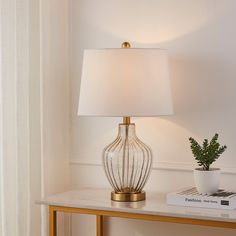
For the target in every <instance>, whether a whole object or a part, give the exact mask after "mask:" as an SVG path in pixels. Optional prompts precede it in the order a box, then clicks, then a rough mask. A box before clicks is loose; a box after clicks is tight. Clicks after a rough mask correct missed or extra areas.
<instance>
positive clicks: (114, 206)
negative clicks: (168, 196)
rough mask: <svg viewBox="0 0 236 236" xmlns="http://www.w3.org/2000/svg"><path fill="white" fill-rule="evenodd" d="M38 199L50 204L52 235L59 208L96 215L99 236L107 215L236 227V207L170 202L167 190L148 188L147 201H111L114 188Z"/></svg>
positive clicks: (80, 191) (53, 234)
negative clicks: (223, 207) (153, 191)
mask: <svg viewBox="0 0 236 236" xmlns="http://www.w3.org/2000/svg"><path fill="white" fill-rule="evenodd" d="M37 203H39V204H44V205H47V206H49V230H50V234H49V235H50V236H56V235H57V212H67V213H80V214H91V215H95V216H96V221H97V226H96V227H97V229H96V232H97V236H105V235H104V234H103V217H121V218H130V219H140V220H148V221H161V222H172V223H180V224H192V225H202V226H212V227H223V228H233V229H236V210H216V209H206V208H193V207H180V206H169V205H166V201H165V194H163V193H149V192H148V193H147V199H146V200H145V201H140V202H132V203H127V202H114V201H111V200H110V190H106V189H81V190H77V191H69V192H64V193H60V194H56V195H53V196H49V197H47V198H45V199H43V200H40V201H38V202H37Z"/></svg>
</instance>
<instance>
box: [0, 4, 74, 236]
mask: <svg viewBox="0 0 236 236" xmlns="http://www.w3.org/2000/svg"><path fill="white" fill-rule="evenodd" d="M0 4H1V6H0V236H39V235H47V232H48V230H47V223H46V222H47V221H46V215H47V211H46V209H45V208H43V209H44V210H43V211H41V209H40V206H37V205H36V204H35V200H37V199H40V198H41V197H44V196H45V195H50V194H53V193H56V192H61V191H65V190H67V189H68V185H69V127H70V110H69V109H70V105H69V101H70V95H69V72H68V68H69V66H68V29H69V26H68V18H69V17H68V0H0ZM75 115H76V114H75ZM65 219H67V220H65ZM58 220H59V225H60V227H61V229H62V230H60V231H62V232H64V234H63V235H68V233H67V232H68V227H69V226H68V225H69V223H68V217H67V218H64V217H59V219H58ZM64 222H66V224H65V225H64Z"/></svg>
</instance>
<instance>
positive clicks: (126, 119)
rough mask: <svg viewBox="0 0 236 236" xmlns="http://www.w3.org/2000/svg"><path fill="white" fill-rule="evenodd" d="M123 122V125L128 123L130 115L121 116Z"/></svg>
mask: <svg viewBox="0 0 236 236" xmlns="http://www.w3.org/2000/svg"><path fill="white" fill-rule="evenodd" d="M123 124H124V125H129V124H130V117H129V116H125V117H123Z"/></svg>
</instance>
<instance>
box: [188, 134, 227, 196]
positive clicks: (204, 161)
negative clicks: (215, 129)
mask: <svg viewBox="0 0 236 236" xmlns="http://www.w3.org/2000/svg"><path fill="white" fill-rule="evenodd" d="M218 137H219V135H218V134H217V133H216V134H215V135H214V136H213V138H212V139H211V141H210V142H209V141H208V140H207V139H204V141H203V144H202V146H201V145H200V144H199V143H198V142H197V141H196V140H195V139H193V138H192V137H190V138H189V141H190V144H191V150H192V153H193V156H194V157H195V160H196V161H197V163H198V165H199V166H200V167H199V168H196V169H195V170H194V181H195V185H196V188H197V190H198V192H199V193H201V194H213V193H215V192H217V190H218V189H219V182H220V169H219V168H211V164H212V163H213V162H215V161H216V160H217V159H218V158H219V157H220V155H221V154H222V153H223V152H224V151H225V150H226V148H227V147H226V145H224V146H220V144H219V142H218Z"/></svg>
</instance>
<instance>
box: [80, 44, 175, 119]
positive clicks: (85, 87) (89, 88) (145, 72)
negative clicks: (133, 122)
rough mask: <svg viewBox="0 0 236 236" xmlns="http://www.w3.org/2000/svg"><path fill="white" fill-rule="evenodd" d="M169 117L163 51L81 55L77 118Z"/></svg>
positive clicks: (104, 52) (135, 50)
mask: <svg viewBox="0 0 236 236" xmlns="http://www.w3.org/2000/svg"><path fill="white" fill-rule="evenodd" d="M172 113H173V109H172V99H171V90H170V81H169V73H168V57H167V51H166V50H163V49H134V48H129V49H127V48H121V49H101V50H99V49H98V50H85V51H84V59H83V67H82V78H81V86H80V99H79V109H78V115H80V116H118V117H119V116H120V117H129V116H133V117H138V116H143V117H148V116H160V115H170V114H172Z"/></svg>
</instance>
